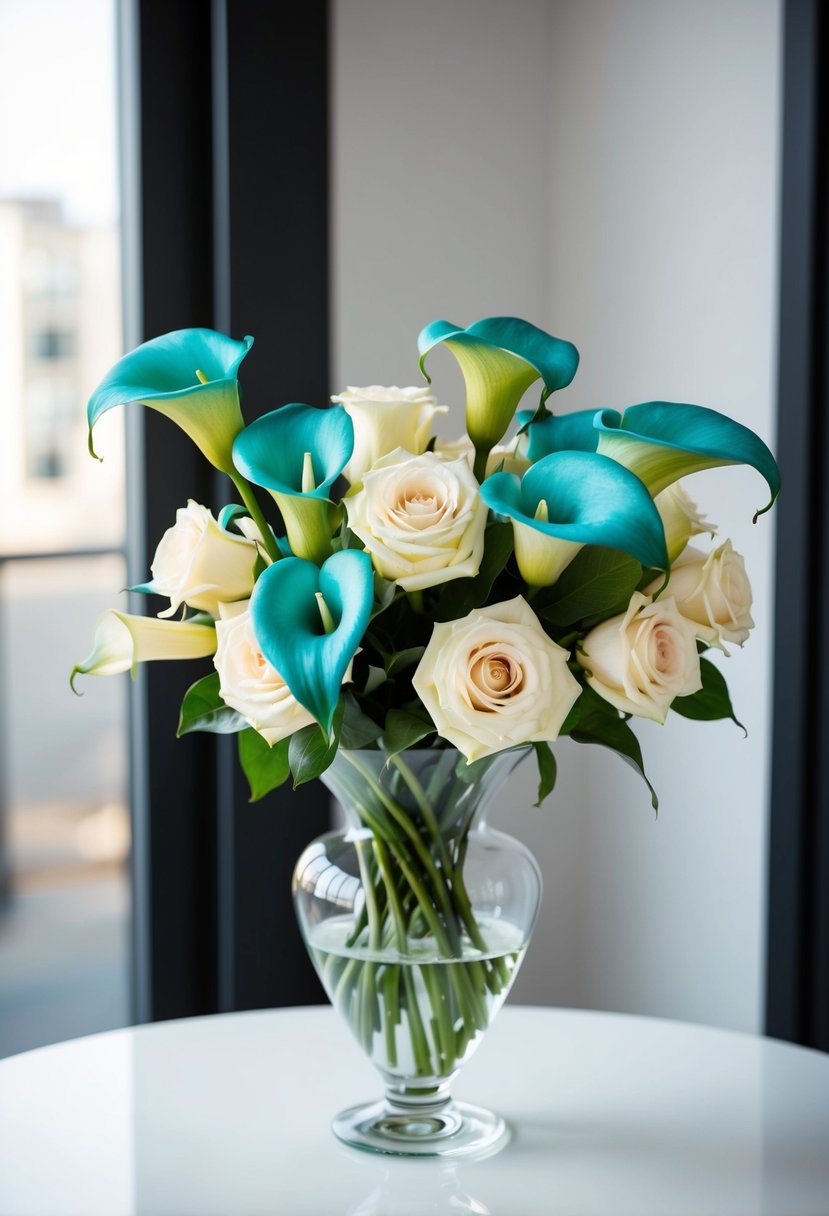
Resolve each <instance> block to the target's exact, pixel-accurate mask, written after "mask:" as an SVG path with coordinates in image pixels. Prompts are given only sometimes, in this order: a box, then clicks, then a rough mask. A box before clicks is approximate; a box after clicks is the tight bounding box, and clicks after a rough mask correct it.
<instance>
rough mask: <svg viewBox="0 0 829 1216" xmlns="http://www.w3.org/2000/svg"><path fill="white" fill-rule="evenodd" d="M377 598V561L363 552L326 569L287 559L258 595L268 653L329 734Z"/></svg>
mask: <svg viewBox="0 0 829 1216" xmlns="http://www.w3.org/2000/svg"><path fill="white" fill-rule="evenodd" d="M319 595H321V597H322V601H323V604H322V605H321V604H320V602H319V600H318V596H319ZM373 599H374V571H373V568H372V565H371V559H370V558H369V556H368V554H367V553H363V552H361V551H360V550H358V549H344V550H342V551H341V552H339V553H334V554H333V555H332V556H331V557H329V558H328V560H327V561H325V562H323V564H322V566H321V567H318V566H316V565H314V563H313V562H310V561H305V560H304V559H302V558H299V557H286V558H283V559H282V560H281V561H278V562H276V563H275V564H274V565H273V566H269V567H268V569H267V570H265V571H264V572H263V573H262V574H261V575H260V577H259V579H258V581H257V583H256V586H255V587H254V589H253V595H252V597H251V601H250V611H251V617H252V620H253V628H254V632H255V634H256V640H257V642H258V643H259V647H260V649H261V651H262V654H263V655H264V656H265V658H266V659H267V660H268V662H269V663H270V664H271V666H272V667H275V668H276V670H277V671H278V672H279V674H280V675H281V677H282V679H283V680H284V681H285V683H286V684H287V685H288V687H289V688H290V690H291V692H292V693H293V695H294V697H296V699H297V701H299V703H300V705H304V706H305V708H306V709H307V710H308V712H309V713H311V714H313V716H314V717H315V718H316V720H317V722H319V724H320V726H321V727H322V728H323V730H324V731H326V732H328V733H329V734H330V732H331V726H332V723H333V720H334V711H335V709H336V707H337V701H338V700H339V696H340V686H341V685H342V682H343V679H344V677H345V674H346V671H347V670H348V665H349V663H350V662H351V660H352V659H353V658H354V655H355V654H356V652H357V648H358V646H359V645H360V641H361V639H362V636H363V634H364V633H365V630H366V626H367V625H368V623H369V619H370V617H371V609H372V603H373ZM323 621H325V622H326V624H325V625H324V624H323ZM331 626H333V628H332V627H331ZM327 630H328V631H327Z"/></svg>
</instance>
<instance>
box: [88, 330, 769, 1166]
mask: <svg viewBox="0 0 829 1216" xmlns="http://www.w3.org/2000/svg"><path fill="white" fill-rule="evenodd" d="M251 342H252V339H250V338H246V339H245V340H244V341H243V342H235V341H233V340H232V339H230V338H227V337H224V336H223V335H221V334H218V333H214V332H213V331H210V330H204V329H191V330H181V331H178V332H176V333H172V334H167V335H165V336H164V337H160V338H156V339H155V340H153V341H151V342H147V343H146V344H145V345H144V346H141V347H139V349H138V350H136V351H134V352H133V353H132V354H129V355H127V356H126V357H125V358H124V359H122V360H121V361H120V362H119V363H118V364H116V366H115V367H114V368H113V369H112V371H111V372H110V373H109V375H108V376H107V377H106V379H105V380H104V381H103V383H102V384H101V385H100V386H99V387H98V389H97V390H96V391H95V393H94V394H93V396H92V399H91V401H90V404H89V423H90V448H91V433H92V428H93V427H94V425H95V422H96V421H97V419H98V418H99V417H100V415H101V414H102V413H104V411H106V410H108V409H110V408H111V407H113V406H115V405H122V404H126V403H130V402H138V403H142V404H144V405H146V406H148V407H149V408H151V409H156V410H160V411H161V412H162V413H164V414H166V415H167V416H168V417H169V418H171V419H172V420H173V421H174V422H176V423H177V424H178V425H179V426H181V427H182V428H183V429H184V430H185V431H186V432H187V433H188V434H189V435H190V436H191V438H192V439H193V440H194V441H195V443H196V444H197V445H198V446H199V448H200V449H201V451H202V452H203V453H204V455H205V456H206V457H207V459H208V460H209V461H211V463H212V464H213V465H215V466H216V468H217V469H220V470H221V471H223V472H224V473H226V474H227V475H228V476H229V478H230V480H231V482H232V483H233V485H234V487H235V489H236V491H237V495H238V500H239V501H237V502H234V503H231V504H229V505H228V506H225V507H223V508H222V509H221V510H220V511H219V512H218V514H217V515H216V516H214V515H213V514H212V513H211V511H210V510H209V509H208V508H207V507H206V506H204V505H202V504H200V503H196V502H192V501H191V502H188V504H187V506H185V507H182V508H181V509H180V510H179V511H178V512H177V516H176V521H175V523H174V524H173V526H172V527H171V528H170V529H169V531H168V532H167V533H166V534H165V535H164V536H163V537H162V539H161V541H160V543H159V545H158V548H157V550H156V553H155V558H154V560H153V563H152V567H151V574H152V578H151V580H150V581H149V582H148V583H145V584H143V585H142V586H141V587H138V588H135V590H139V591H143V592H147V593H153V594H156V595H160V596H162V597H164V598H165V599H167V600H169V607H167V608H165V609H164V610H163V611H162V612H161V613H160V614H159V616H158V617H156V618H151V617H144V616H132V615H128V614H126V613H122V612H116V611H112V612H108V613H105V614H104V616H103V617H101V619H100V620H99V622H98V626H97V630H96V634H95V642H94V646H93V650H92V653H91V654H90V655H89V657H88V658H86V659H85V660H84V661H83V662H82V663H79V664H78V665H77V666H76V667H75V668H74V670H73V673H72V679H73V680H74V678H75V677H76V676H77V675H79V674H88V675H104V674H111V673H113V672H119V671H126V670H131V671H133V672H134V671H135V668H136V665H137V664H138V663H140V662H143V661H145V660H154V659H173V658H199V657H202V658H207V657H212V662H213V666H212V670H211V671H210V672H209V673H208V674H206V675H203V676H202V678H201V679H199V680H197V681H196V682H195V683H194V684H193V685H192V687H191V688H190V689H189V690H188V692H187V693H186V695H185V697H184V701H183V704H182V707H181V716H180V721H179V727H178V732H179V734H180V735H182V734H187V733H188V732H190V731H195V730H207V731H216V732H221V733H229V732H235V733H236V734H237V736H238V747H239V758H240V761H241V764H242V767H243V769H244V771H245V773H246V775H247V778H248V781H249V784H250V789H251V797H252V798H253V799H257V798H260V797H262V796H263V795H264V794H266V793H268V791H270V790H272V789H274V788H275V787H277V786H279V785H281V784H282V783H283V782H285V781H286V780H288V778H289V777H292V778H293V781H294V784H295V785H299V784H301V783H302V782H305V781H309V780H311V779H313V778H316V777H322V779H323V780H324V781H325V783H326V784H327V785H328V786H329V788H331V789H332V790H333V791H334V792H335V793H336V794H337V796H338V798H339V799H340V802H341V803H342V804H343V806H344V807H345V808H346V809H347V811H349V812H350V816H351V826H350V828H349V829H348V830H346V831H343V832H341V833H336V832H334V833H329V834H326V835H325V836H323V837H321V838H320V839H319V840H318V841H315V842H313V843H312V844H311V845H309V846H308V848H307V849H306V851H305V853H304V854H303V856H302V857H301V858H300V860H299V862H298V864H297V868H296V871H295V876H294V895H295V902H296V906H297V912H298V915H299V920H300V925H301V927H302V931H303V934H304V937H305V940H306V944H307V945H308V948H309V952H310V955H311V958H312V960H313V962H314V965H315V966H316V969H317V972H318V974H319V976H320V979H321V980H322V983H323V984H324V986H325V988H326V990H327V992H328V994H329V996H330V998H331V1000H332V1002H333V1004H334V1005H335V1006H336V1007H337V1008H338V1009H339V1010H340V1011H341V1012H342V1014H343V1015H344V1016H345V1018H346V1020H347V1021H348V1023H349V1025H350V1027H351V1029H352V1031H353V1033H354V1035H355V1037H356V1038H357V1039H358V1041H359V1042H360V1043H361V1044H362V1046H363V1047H364V1049H365V1050H366V1052H367V1053H368V1054H369V1056H370V1057H371V1059H372V1060H373V1062H374V1063H375V1064H376V1065H377V1067H378V1068H379V1070H380V1072H381V1074H382V1076H383V1078H384V1081H385V1084H386V1099H385V1100H384V1101H382V1102H380V1103H375V1104H371V1105H369V1106H362V1107H355V1108H352V1109H350V1110H348V1111H345V1112H343V1113H342V1114H341V1115H340V1116H338V1118H337V1119H336V1120H335V1122H334V1129H335V1131H336V1132H337V1134H338V1135H339V1136H340V1137H341V1138H342V1139H343V1140H345V1141H346V1142H347V1143H349V1144H356V1145H359V1146H360V1147H363V1148H369V1149H379V1150H380V1151H383V1152H394V1153H399V1152H404V1153H407V1154H415V1155H421V1154H426V1155H442V1154H443V1153H447V1154H449V1155H459V1154H463V1153H467V1152H473V1151H475V1152H478V1151H484V1150H487V1151H488V1150H490V1149H491V1148H492V1146H493V1145H496V1144H498V1143H500V1142H502V1141H503V1138H504V1136H505V1129H504V1123H503V1120H501V1119H499V1117H498V1116H496V1115H493V1114H491V1113H490V1112H488V1111H483V1110H481V1109H479V1108H477V1107H468V1106H465V1105H464V1104H462V1103H458V1104H455V1103H452V1102H451V1099H450V1098H449V1090H448V1086H449V1083H450V1081H451V1079H452V1077H453V1075H454V1074H455V1072H456V1071H457V1069H458V1067H459V1066H460V1064H461V1063H462V1062H463V1061H464V1060H465V1059H466V1058H467V1057H468V1055H469V1054H470V1052H471V1051H472V1050H473V1049H474V1047H475V1045H476V1044H477V1042H478V1041H479V1040H480V1037H481V1035H482V1034H483V1032H484V1031H485V1030H486V1028H487V1026H488V1025H489V1023H490V1021H491V1020H492V1018H493V1017H494V1015H495V1013H496V1012H497V1010H498V1008H499V1007H500V1005H501V1004H502V1003H503V1001H504V999H505V997H506V995H507V993H508V991H509V988H510V986H511V984H512V981H513V979H514V977H515V974H516V972H517V969H518V967H519V965H520V962H521V960H522V958H523V956H524V952H525V950H526V946H527V943H528V941H529V936H530V933H531V931H532V927H533V925H534V922H535V918H536V914H537V910H538V902H539V899H540V877H539V874H538V869H537V867H536V866H535V863H534V861H533V860H532V858H531V857H530V855H529V853H528V852H527V851H526V849H524V847H523V846H522V845H520V844H519V843H518V842H517V841H511V840H510V839H509V838H508V837H505V836H503V835H502V834H501V833H492V832H486V831H484V830H483V829H481V828H478V827H477V826H476V822H477V817H478V813H479V812H480V811H482V810H483V809H485V805H486V803H487V802H488V801H489V800H490V799H491V798H492V797H494V796H495V794H496V793H497V792H498V788H499V785H500V784H502V783H503V782H504V781H505V780H506V779H507V777H508V775H509V772H510V771H511V769H512V768H513V767H514V764H515V763H516V762H517V761H518V760H519V759H520V758H521V757H522V756H523V755H524V754H526V753H527V752H528V751H530V750H532V751H534V753H535V757H536V760H537V764H538V772H539V786H538V804H540V802H541V801H542V800H543V799H544V798H545V797H546V795H547V794H549V793H550V791H551V790H552V788H553V786H554V784H555V778H556V764H555V759H554V756H553V751H552V749H551V744H552V743H553V742H554V741H555V740H556V739H558V738H560V737H562V736H569V737H570V738H571V739H574V740H575V741H577V742H579V743H595V744H600V745H603V746H605V747H608V748H611V749H613V750H614V751H616V752H617V753H619V754H620V755H621V756H622V757H623V758H624V759H625V760H626V761H628V762H630V763H631V764H633V765H634V766H635V767H636V768H637V769H638V770H639V772H640V773H641V774H642V776H643V777H644V776H645V774H644V769H643V763H642V755H641V751H640V747H639V743H638V740H637V738H636V735H635V733H634V731H633V729H632V727H631V722H632V720H633V719H635V718H637V717H641V718H650V719H653V720H655V721H657V722H664V721H665V719H666V717H667V715H668V713H669V711H671V710H672V711H673V712H675V713H679V714H681V715H684V716H686V717H690V718H697V719H717V718H726V717H730V718H734V712H733V709H732V706H731V702H730V699H729V695H728V691H727V688H726V684H725V681H724V679H723V677H722V674H721V673H720V671H719V669H718V668H717V667H716V666H715V665H714V664H713V663H711V662H710V661H709V660H708V658H706V657H705V652H706V651H707V650H708V649H710V648H718V649H721V650H726V649H727V647H728V646H730V645H732V644H736V645H740V646H741V645H742V644H743V642H744V641H745V640H746V638H747V637H748V635H749V631H750V630H751V628H752V627H753V621H752V618H751V587H750V583H749V581H748V578H747V576H746V572H745V568H744V564H743V560H742V558H741V557H740V556H739V554H737V553H735V552H734V550H733V548H732V545H731V542H730V541H728V540H725V541H724V542H722V543H721V544H718V545H716V546H715V547H713V548H709V550H708V551H707V552H706V551H702V550H699V549H697V548H696V547H695V546H692V545H690V544H689V541H690V540H691V538H692V537H694V536H697V535H700V534H703V533H706V532H708V533H711V534H712V535H713V533H714V532H715V529H714V527H713V526H712V525H709V524H707V523H706V521H705V520H704V518H703V517H702V516H700V514H699V513H698V511H697V509H696V507H695V506H694V504H693V503H692V501H691V500H690V499H689V498H688V496H687V494H686V493H685V491H684V489H683V488H682V486H681V485H680V482H679V479H680V478H681V477H684V476H685V475H687V474H691V473H694V472H696V471H697V470H701V469H707V468H711V467H713V466H716V465H728V464H735V463H747V464H750V465H752V466H753V467H754V468H755V469H757V470H758V471H759V473H760V474H761V475H762V476H763V477H764V478H765V480H766V482H767V484H768V488H769V493H770V498H769V502H768V504H767V506H766V507H764V508H763V509H764V510H767V509H768V507H770V506H771V505H772V503H773V502H774V499H775V497H776V496H777V493H778V489H779V477H778V471H777V466H776V464H775V462H774V459H773V457H772V455H771V453H770V452H769V450H768V448H767V447H766V446H765V444H763V443H762V442H761V440H760V439H758V438H757V436H756V435H754V433H753V432H752V431H750V430H748V429H747V428H746V427H744V426H741V425H740V424H738V423H736V422H734V421H732V420H730V419H729V418H726V417H724V416H723V415H722V414H718V413H715V412H714V411H712V410H708V409H703V408H701V407H699V406H694V405H678V404H670V403H666V402H648V403H646V404H643V405H635V406H633V407H631V408H630V409H627V410H625V411H624V412H623V413H617V412H616V411H614V410H583V411H581V412H577V413H571V414H554V413H552V412H551V411H550V409H549V406H548V402H549V399H550V397H551V395H552V393H553V392H555V391H556V390H558V389H561V388H564V387H565V386H566V385H568V384H569V383H570V382H571V380H572V379H573V376H574V375H575V372H576V367H577V364H578V355H577V352H576V349H575V347H574V346H573V345H572V344H571V343H569V342H566V341H562V340H561V339H559V338H555V337H552V336H551V335H549V334H547V333H544V332H543V331H542V330H540V329H537V328H536V327H535V326H533V325H530V324H528V323H527V322H526V321H522V320H519V319H517V318H514V317H490V318H487V319H486V320H483V321H479V322H477V323H476V324H474V325H470V326H469V327H468V328H467V329H460V328H458V327H457V326H454V325H450V324H449V323H448V322H446V321H436V322H434V323H433V324H431V325H429V326H427V327H426V328H425V329H424V330H423V331H422V333H421V334H420V338H419V348H420V356H421V359H420V362H421V369H422V370H423V369H424V364H425V361H426V360H427V359H428V356H429V354H430V352H431V351H432V350H433V348H434V347H435V346H437V345H444V346H446V347H448V349H449V350H450V351H451V352H452V354H453V355H454V356H455V357H456V359H457V360H458V362H459V364H460V366H461V369H462V372H463V375H464V378H465V381H466V391H467V399H466V435H465V436H463V437H461V438H459V439H456V440H454V441H452V442H450V443H447V442H443V441H440V440H436V439H435V438H434V436H433V435H432V428H433V422H434V419H435V417H436V415H437V414H439V413H441V412H446V411H445V407H443V406H440V405H438V402H437V399H436V397H435V396H434V395H433V394H432V392H431V391H430V388H429V387H428V386H427V387H421V388H402V389H401V388H381V387H378V386H371V387H368V388H348V389H347V390H346V391H345V392H342V393H340V394H338V395H337V396H335V397H333V398H332V400H331V403H330V404H329V405H327V406H325V407H314V406H309V405H302V404H298V403H292V404H287V405H283V406H281V407H280V408H279V409H277V410H274V411H273V412H272V413H269V414H266V415H264V417H261V418H258V419H256V420H255V421H253V422H251V423H249V424H248V425H247V426H245V424H244V421H243V418H242V414H241V411H240V407H239V387H238V383H237V378H236V373H237V370H238V368H239V365H240V363H241V361H242V359H243V358H244V357H245V355H246V354H247V353H248V351H249V349H250V346H251ZM424 374H425V371H424ZM533 384H540V398H539V400H538V403H537V406H536V408H535V409H534V410H530V411H526V412H523V411H519V412H517V411H518V406H519V403H520V401H521V398H522V397H523V395H524V394H525V392H526V391H527V389H528V388H530V386H532V385H533ZM516 412H517V419H516ZM514 420H517V427H513V422H514ZM513 432H514V433H513ZM508 434H510V436H511V437H510V438H509V439H507V438H506V437H507V435H508ZM262 490H264V491H266V494H267V498H266V499H265V502H266V504H267V505H268V506H269V507H270V511H269V512H268V513H267V514H266V511H265V508H264V506H263V502H262V501H261V500H260V497H259V494H260V491H262ZM268 516H270V518H269V517H268ZM272 521H273V522H272ZM173 618H175V619H173ZM734 720H735V721H736V718H734ZM651 795H652V801H653V805H654V808H655V807H656V805H657V801H656V794H655V793H654V792H653V790H652V789H651ZM538 804H537V805H538Z"/></svg>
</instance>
